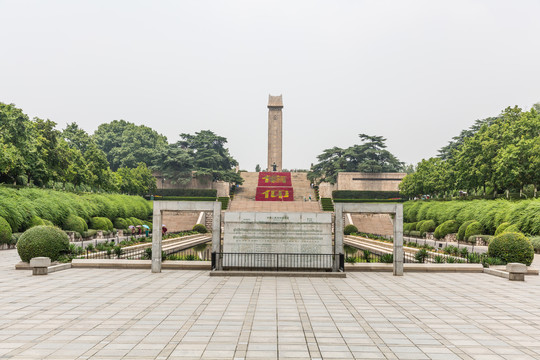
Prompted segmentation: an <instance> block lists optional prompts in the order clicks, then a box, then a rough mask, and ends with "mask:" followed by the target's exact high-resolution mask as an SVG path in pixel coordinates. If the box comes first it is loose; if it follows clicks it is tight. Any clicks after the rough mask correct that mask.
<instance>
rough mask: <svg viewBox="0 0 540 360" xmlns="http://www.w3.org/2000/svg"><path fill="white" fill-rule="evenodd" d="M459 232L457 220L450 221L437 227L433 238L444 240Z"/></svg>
mask: <svg viewBox="0 0 540 360" xmlns="http://www.w3.org/2000/svg"><path fill="white" fill-rule="evenodd" d="M458 230H459V224H458V223H457V221H455V220H448V221H445V222H443V223H442V224H441V225H439V226H437V228H436V229H435V232H434V233H433V236H434V237H435V238H436V239H442V238H444V237H445V236H446V235H448V234H453V233H456V232H457V231H458Z"/></svg>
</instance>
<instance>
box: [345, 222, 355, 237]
mask: <svg viewBox="0 0 540 360" xmlns="http://www.w3.org/2000/svg"><path fill="white" fill-rule="evenodd" d="M357 232H358V228H357V227H356V226H354V225H353V224H349V225H347V226H345V228H344V229H343V234H345V235H351V234H353V233H357Z"/></svg>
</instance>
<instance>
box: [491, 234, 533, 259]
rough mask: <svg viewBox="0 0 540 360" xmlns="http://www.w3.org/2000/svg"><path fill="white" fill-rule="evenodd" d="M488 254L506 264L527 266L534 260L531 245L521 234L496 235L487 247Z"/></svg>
mask: <svg viewBox="0 0 540 360" xmlns="http://www.w3.org/2000/svg"><path fill="white" fill-rule="evenodd" d="M488 254H489V256H491V257H496V258H499V259H501V260H503V261H505V262H507V263H509V262H518V263H522V264H525V265H527V266H529V265H531V263H532V261H533V259H534V249H533V245H532V244H531V242H530V241H529V239H527V238H526V237H525V235H523V234H521V233H504V234H500V235H497V236H495V237H494V238H493V240H491V242H490V243H489V246H488Z"/></svg>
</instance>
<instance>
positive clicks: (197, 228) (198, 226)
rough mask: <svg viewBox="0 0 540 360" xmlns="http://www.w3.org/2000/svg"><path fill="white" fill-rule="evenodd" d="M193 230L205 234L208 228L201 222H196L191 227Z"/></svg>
mask: <svg viewBox="0 0 540 360" xmlns="http://www.w3.org/2000/svg"><path fill="white" fill-rule="evenodd" d="M193 231H196V232H198V233H200V234H206V233H207V232H208V229H207V228H206V226H204V225H203V224H196V225H195V226H194V227H193Z"/></svg>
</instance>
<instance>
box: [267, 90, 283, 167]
mask: <svg viewBox="0 0 540 360" xmlns="http://www.w3.org/2000/svg"><path fill="white" fill-rule="evenodd" d="M282 109H283V99H282V95H279V96H272V95H269V96H268V167H267V171H281V169H282V165H283V163H282V137H283V132H282V120H283V117H282V112H281V110H282ZM274 164H275V170H274Z"/></svg>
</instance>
